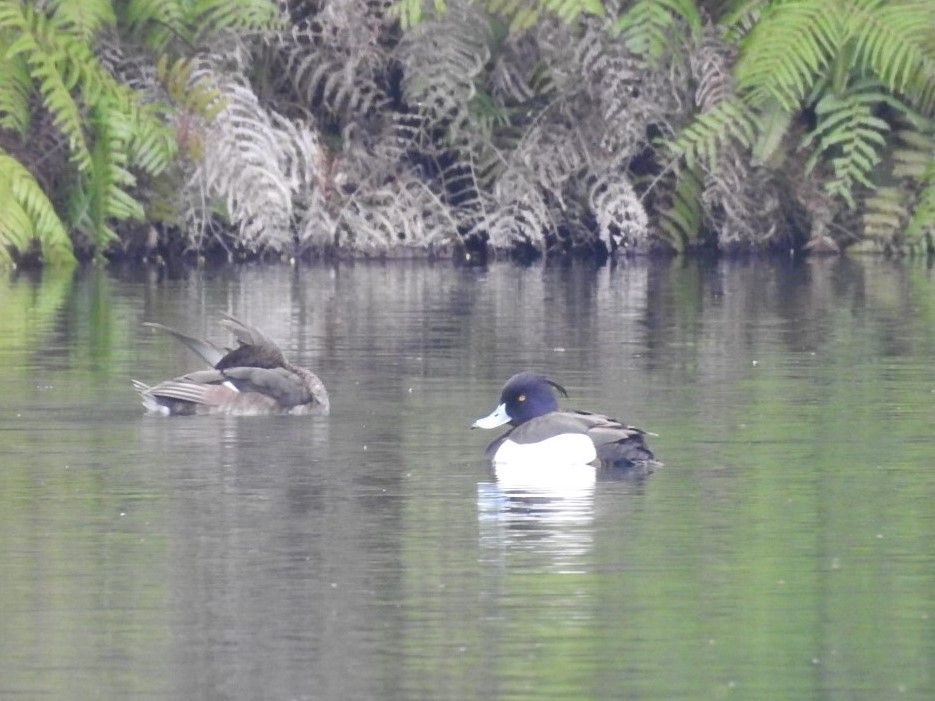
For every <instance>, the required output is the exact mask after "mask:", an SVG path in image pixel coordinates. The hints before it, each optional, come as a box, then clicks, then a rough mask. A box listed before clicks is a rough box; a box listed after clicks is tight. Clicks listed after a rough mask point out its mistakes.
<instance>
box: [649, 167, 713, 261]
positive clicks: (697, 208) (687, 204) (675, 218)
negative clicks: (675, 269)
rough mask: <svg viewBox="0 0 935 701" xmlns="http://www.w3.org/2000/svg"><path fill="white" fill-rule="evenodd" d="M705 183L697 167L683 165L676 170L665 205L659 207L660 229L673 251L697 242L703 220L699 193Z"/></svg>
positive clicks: (681, 249)
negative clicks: (672, 186)
mask: <svg viewBox="0 0 935 701" xmlns="http://www.w3.org/2000/svg"><path fill="white" fill-rule="evenodd" d="M703 189H704V186H703V183H702V179H701V174H700V172H699V170H698V168H697V167H694V168H691V167H689V168H683V169H682V170H681V172H680V173H679V174H678V178H677V180H676V182H675V187H674V188H673V190H672V194H671V199H670V202H669V204H668V205H667V206H663V207H660V208H659V209H658V216H659V222H658V225H659V230H660V232H661V234H662V235H663V238H664V240H665V242H666V243H667V244H668V245H670V246H672V248H674V249H675V250H676V251H684V250H686V249H688V248H690V247H691V246H693V245H694V244H695V243H697V241H698V239H699V237H700V235H701V228H702V225H703V223H704V209H703V208H702V202H701V196H702V192H703Z"/></svg>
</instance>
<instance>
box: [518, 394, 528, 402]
mask: <svg viewBox="0 0 935 701" xmlns="http://www.w3.org/2000/svg"><path fill="white" fill-rule="evenodd" d="M516 399H517V400H518V401H520V402H525V401H526V395H525V394H521V395H519V396H518V397H517V398H516Z"/></svg>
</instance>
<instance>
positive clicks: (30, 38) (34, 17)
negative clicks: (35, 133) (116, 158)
mask: <svg viewBox="0 0 935 701" xmlns="http://www.w3.org/2000/svg"><path fill="white" fill-rule="evenodd" d="M0 30H4V31H5V32H6V33H7V34H13V35H14V36H16V38H15V39H14V40H13V41H12V42H11V43H10V44H9V45H8V46H7V47H6V53H5V57H6V59H7V60H12V59H15V58H17V57H18V56H21V55H22V58H23V60H24V62H25V63H26V65H27V66H28V70H29V74H30V76H31V77H32V79H33V81H34V82H35V84H36V86H37V88H38V90H39V92H40V94H41V95H42V101H43V104H44V105H45V107H46V109H47V110H48V111H49V113H50V114H51V115H52V117H53V120H54V122H55V125H56V126H57V127H58V128H59V129H60V130H61V131H62V133H63V134H64V135H65V136H66V137H67V138H68V143H69V147H70V149H71V157H72V160H73V161H74V163H75V164H76V165H77V166H78V169H79V170H86V169H87V168H88V167H89V166H90V163H91V154H90V151H89V149H88V144H87V139H86V137H85V133H84V126H83V124H82V115H81V110H80V108H79V106H78V104H77V102H76V100H75V98H74V96H73V95H72V92H71V91H72V89H74V88H75V86H76V85H77V84H78V83H79V81H81V79H82V77H84V76H88V75H91V76H93V68H90V69H89V65H88V64H91V66H93V64H94V58H93V55H92V54H91V53H90V50H89V49H88V48H87V46H83V45H81V44H80V43H79V42H77V41H74V40H72V39H71V37H69V36H68V35H67V34H64V33H62V32H61V31H60V29H59V28H58V27H56V26H55V25H53V24H52V23H51V21H50V20H49V18H47V17H46V16H44V15H42V14H40V13H37V12H35V11H34V10H33V9H32V8H31V7H28V6H22V5H20V4H19V3H17V2H14V1H13V0H4V1H3V2H2V3H0ZM93 84H94V80H93V78H92V79H91V80H89V81H88V87H92V89H93V88H95V87H96V86H94V85H93Z"/></svg>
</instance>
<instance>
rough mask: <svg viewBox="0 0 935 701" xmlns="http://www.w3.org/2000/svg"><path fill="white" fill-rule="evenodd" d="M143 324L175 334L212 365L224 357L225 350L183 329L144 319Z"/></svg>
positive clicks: (174, 335) (175, 336) (171, 334)
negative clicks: (186, 332)
mask: <svg viewBox="0 0 935 701" xmlns="http://www.w3.org/2000/svg"><path fill="white" fill-rule="evenodd" d="M143 326H149V327H150V328H154V329H159V330H160V331H165V332H166V333H167V334H169V335H170V336H173V337H174V338H175V339H176V340H178V341H180V342H181V343H183V344H184V345H185V346H187V347H188V348H190V349H191V350H192V351H194V352H195V353H196V354H197V355H198V357H199V358H201V359H202V360H204V361H205V362H206V363H208V365H211V366H212V367H214V366H215V365H217V364H218V362H219V361H220V360H221V358H223V357H224V351H222V350H221V349H220V348H218V347H217V346H215V345H214V344H213V343H210V342H209V341H202V340H201V339H198V338H193V337H192V336H188V335H186V334H184V333H182V332H181V331H176V330H175V329H170V328H169V327H168V326H163V325H162V324H157V323H156V322H155V321H144V322H143Z"/></svg>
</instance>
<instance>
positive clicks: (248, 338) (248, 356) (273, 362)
mask: <svg viewBox="0 0 935 701" xmlns="http://www.w3.org/2000/svg"><path fill="white" fill-rule="evenodd" d="M221 325H222V326H224V327H225V328H227V329H228V330H229V331H230V332H231V333H232V334H234V336H235V337H236V338H237V340H238V341H239V342H240V346H238V347H237V348H235V349H234V350H232V351H231V352H230V353H228V354H227V355H225V356H224V357H223V358H220V359H219V360H218V362H216V363H215V364H214V367H216V368H217V369H218V370H227V369H229V368H237V367H254V368H268V369H271V368H278V367H281V366H282V365H285V358H284V357H283V354H282V350H280V348H279V346H277V345H276V343H275V342H274V341H273V340H272V339H271V338H270V337H269V336H267V335H266V334H265V333H263V332H262V331H260V330H259V329H258V328H256V327H255V326H250V325H249V324H245V323H244V322H242V321H240V320H239V319H236V318H234V317H232V316H231V315H229V314H225V315H224V318H223V319H222V320H221Z"/></svg>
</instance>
